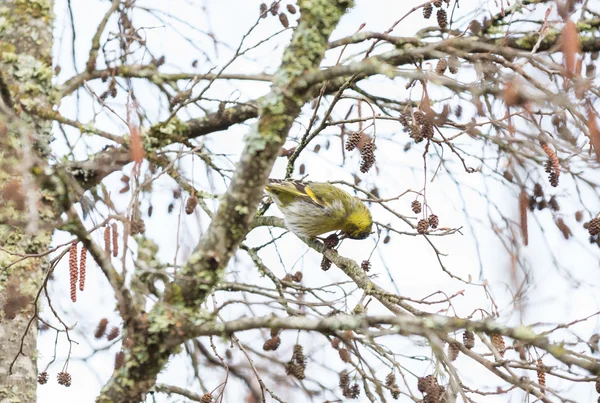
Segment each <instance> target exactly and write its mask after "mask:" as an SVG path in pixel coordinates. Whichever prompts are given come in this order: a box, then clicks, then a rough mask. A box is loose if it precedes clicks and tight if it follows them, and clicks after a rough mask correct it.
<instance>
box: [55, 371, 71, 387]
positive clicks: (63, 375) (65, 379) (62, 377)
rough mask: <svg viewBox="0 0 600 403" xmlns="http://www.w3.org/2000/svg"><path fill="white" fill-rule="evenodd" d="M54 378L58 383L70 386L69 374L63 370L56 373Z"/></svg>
mask: <svg viewBox="0 0 600 403" xmlns="http://www.w3.org/2000/svg"><path fill="white" fill-rule="evenodd" d="M56 380H57V381H58V384H59V385H63V386H66V387H69V386H71V374H69V373H68V372H65V371H61V372H59V373H58V374H57V375H56Z"/></svg>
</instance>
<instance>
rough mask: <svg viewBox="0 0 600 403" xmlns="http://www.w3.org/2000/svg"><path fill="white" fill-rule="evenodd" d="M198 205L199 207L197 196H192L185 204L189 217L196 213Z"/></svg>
mask: <svg viewBox="0 0 600 403" xmlns="http://www.w3.org/2000/svg"><path fill="white" fill-rule="evenodd" d="M197 205H198V198H197V197H196V195H192V196H190V198H189V199H187V202H186V203H185V213H186V214H187V215H190V214H192V213H193V212H194V210H195V209H196V206H197Z"/></svg>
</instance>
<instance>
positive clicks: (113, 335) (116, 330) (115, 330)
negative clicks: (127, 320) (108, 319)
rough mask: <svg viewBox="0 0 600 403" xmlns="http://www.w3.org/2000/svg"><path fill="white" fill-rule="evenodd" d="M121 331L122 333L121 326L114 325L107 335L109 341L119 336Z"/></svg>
mask: <svg viewBox="0 0 600 403" xmlns="http://www.w3.org/2000/svg"><path fill="white" fill-rule="evenodd" d="M119 333H120V330H119V328H118V327H116V326H113V328H112V329H110V332H108V334H107V335H106V339H107V340H108V341H112V340H114V339H116V338H117V337H119Z"/></svg>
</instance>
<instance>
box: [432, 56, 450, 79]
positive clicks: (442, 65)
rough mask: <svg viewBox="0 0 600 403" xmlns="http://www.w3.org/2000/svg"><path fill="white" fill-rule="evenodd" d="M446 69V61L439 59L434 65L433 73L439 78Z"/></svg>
mask: <svg viewBox="0 0 600 403" xmlns="http://www.w3.org/2000/svg"><path fill="white" fill-rule="evenodd" d="M446 68H448V61H447V60H446V59H440V60H438V62H437V64H436V65H435V72H436V73H437V74H439V75H440V76H441V75H442V74H444V73H445V72H446Z"/></svg>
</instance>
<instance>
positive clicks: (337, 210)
mask: <svg viewBox="0 0 600 403" xmlns="http://www.w3.org/2000/svg"><path fill="white" fill-rule="evenodd" d="M265 190H266V191H267V192H268V193H269V195H271V198H272V199H273V201H275V204H277V206H278V207H279V209H280V210H281V212H282V213H283V216H284V217H285V223H286V226H287V227H288V229H289V230H290V231H292V232H293V233H295V234H297V235H299V236H302V237H315V236H317V235H321V234H325V233H326V232H331V231H342V232H343V233H344V234H345V236H346V237H348V238H351V239H365V238H366V237H368V236H369V234H370V233H371V228H372V226H373V218H372V217H371V212H370V211H369V209H368V208H367V206H365V205H364V203H363V202H362V201H361V200H360V199H359V198H358V197H355V196H352V195H351V194H349V193H347V192H345V191H343V190H342V189H340V188H338V187H336V186H333V185H331V184H329V183H322V182H299V181H295V180H279V179H269V184H268V185H267V186H266V187H265Z"/></svg>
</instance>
